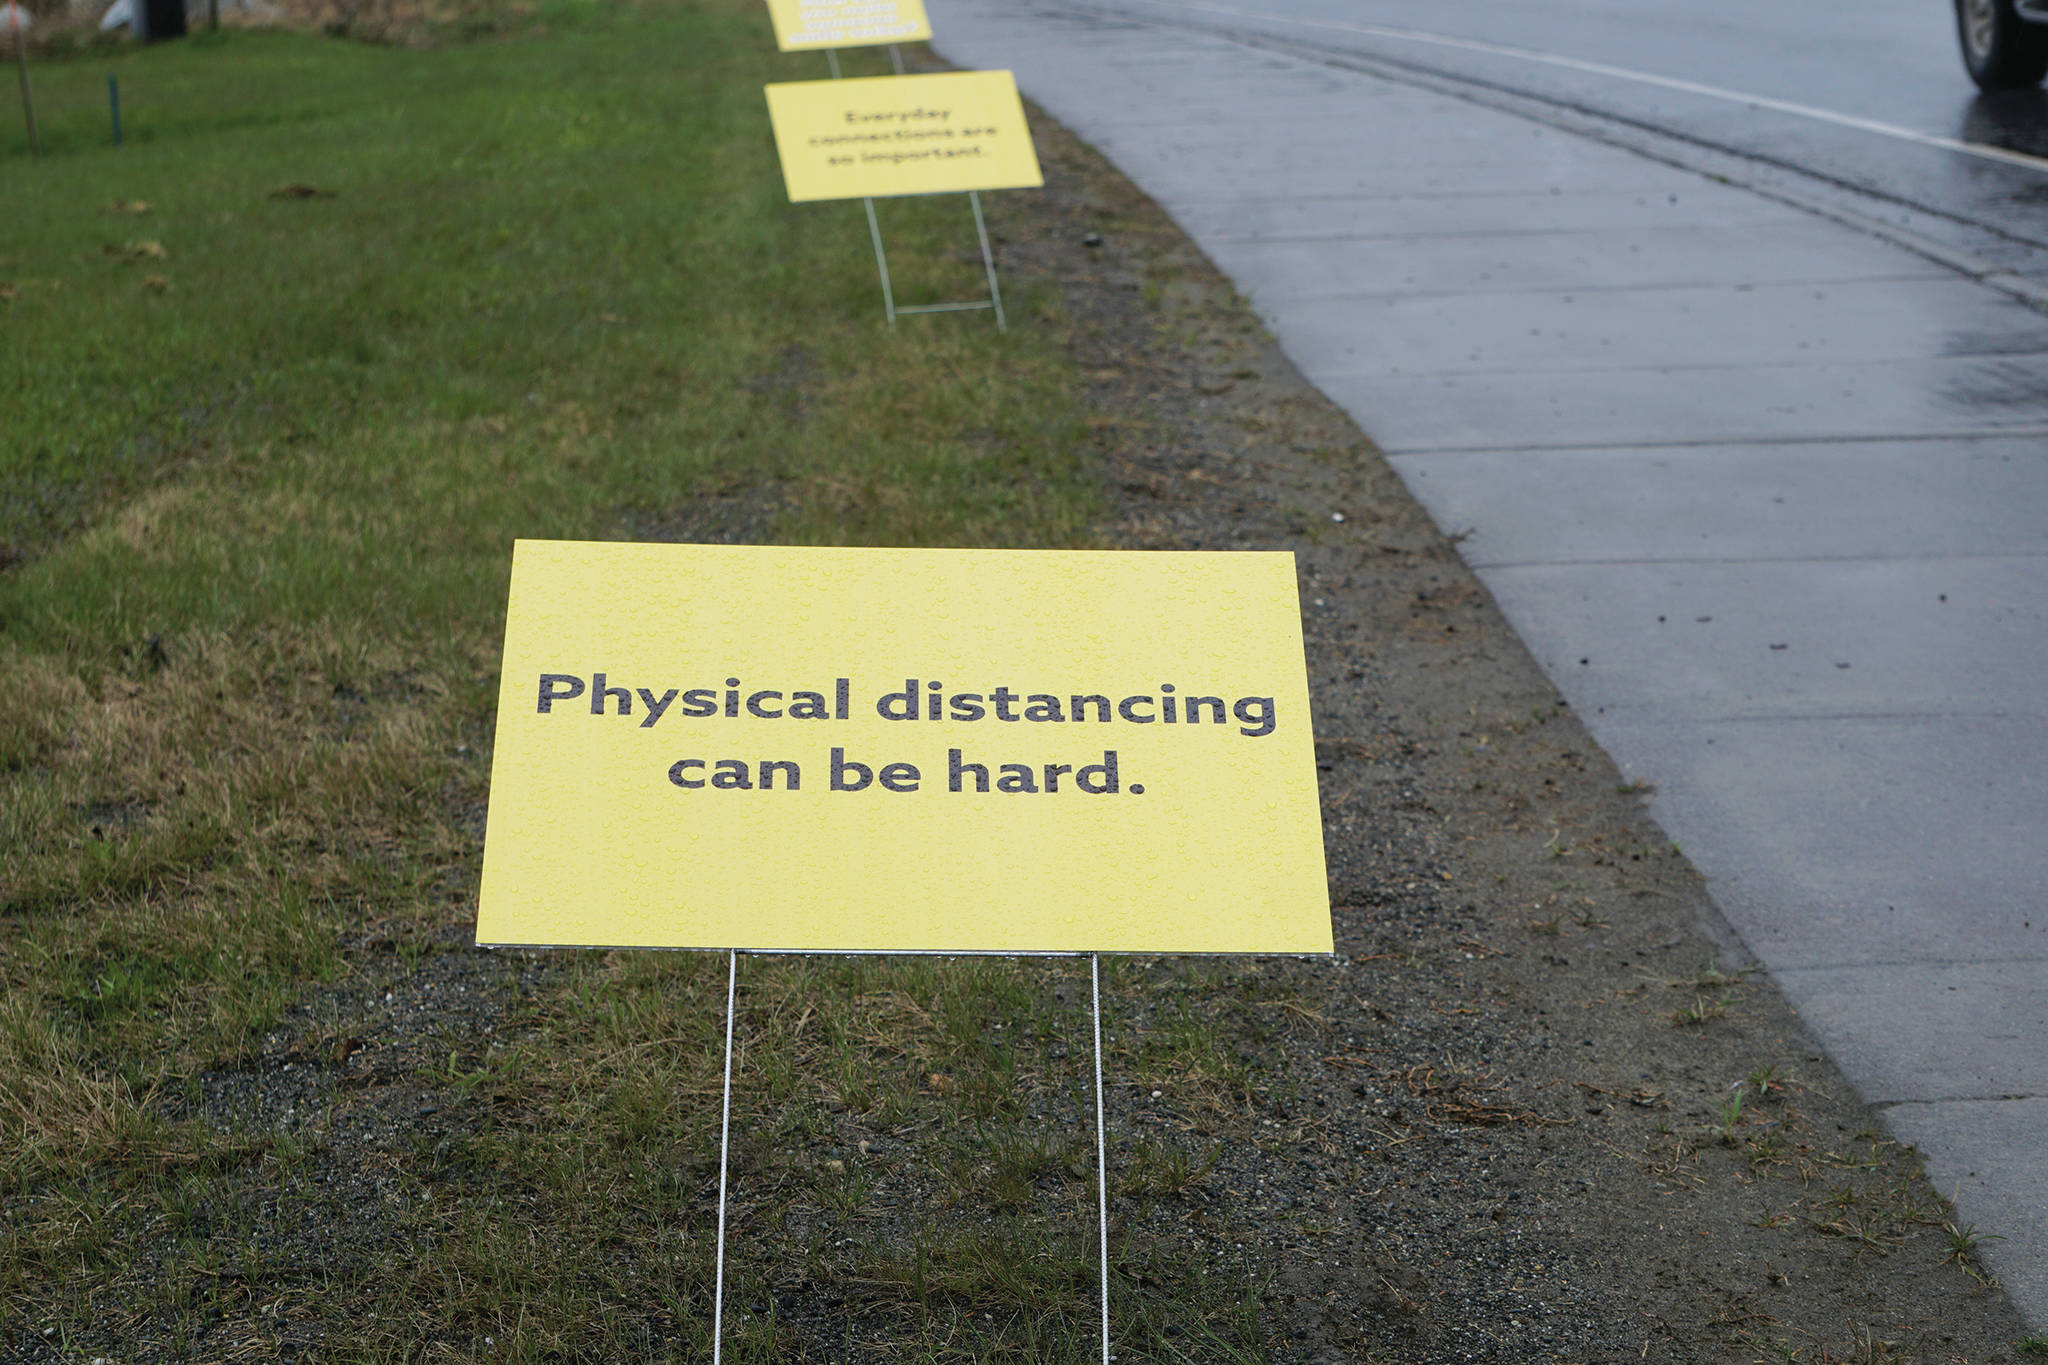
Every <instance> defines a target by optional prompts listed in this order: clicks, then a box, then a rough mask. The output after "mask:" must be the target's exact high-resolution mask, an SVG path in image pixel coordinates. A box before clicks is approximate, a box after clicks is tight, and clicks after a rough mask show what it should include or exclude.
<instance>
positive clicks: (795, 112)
mask: <svg viewBox="0 0 2048 1365" xmlns="http://www.w3.org/2000/svg"><path fill="white" fill-rule="evenodd" d="M767 92H768V120H769V122H770V123H772V124H773V125H774V127H775V150H776V153H777V155H778V156H780V157H781V159H782V179H783V183H784V184H785V185H786V186H788V188H789V197H790V200H791V201H792V202H794V203H804V202H807V201H810V200H816V199H860V198H863V197H874V198H883V197H887V196H890V195H902V194H940V193H944V192H947V191H965V190H1002V189H1029V188H1031V187H1033V186H1037V185H1042V184H1044V183H1045V178H1044V176H1043V175H1042V174H1041V173H1040V172H1039V169H1038V154H1037V153H1036V152H1035V151H1033V150H1032V147H1031V130H1030V128H1029V127H1028V126H1026V124H1025V122H1024V101H1023V100H1022V99H1021V98H1020V97H1019V96H1018V94H1017V81H1016V78H1015V77H1014V76H1012V75H1011V74H1010V73H1009V72H1007V71H949V72H944V73H942V74H939V75H934V76H871V77H866V78H863V79H860V80H849V81H789V82H784V83H782V84H778V85H771V86H768V87H767Z"/></svg>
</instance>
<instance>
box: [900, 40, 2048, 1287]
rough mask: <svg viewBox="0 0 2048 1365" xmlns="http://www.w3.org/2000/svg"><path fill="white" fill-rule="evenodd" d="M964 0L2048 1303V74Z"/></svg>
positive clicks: (1989, 1253) (1759, 50) (1867, 52)
mask: <svg viewBox="0 0 2048 1365" xmlns="http://www.w3.org/2000/svg"><path fill="white" fill-rule="evenodd" d="M929 7H930V9H931V12H932V17H933V23H934V27H935V30H936V33H937V37H936V40H935V45H936V46H937V47H938V49H939V50H940V51H941V52H943V53H945V54H946V55H947V56H949V57H951V58H952V59H953V60H955V61H957V62H960V63H961V64H963V65H971V66H980V67H1010V68H1012V69H1014V70H1015V71H1016V72H1017V74H1018V79H1019V83H1020V85H1021V86H1022V87H1023V89H1024V90H1025V92H1026V93H1027V94H1029V95H1031V96H1032V97H1033V98H1035V99H1036V100H1038V101H1039V102H1040V103H1041V104H1043V105H1044V106H1045V107H1046V108H1047V109H1048V110H1049V111H1050V112H1051V113H1052V114H1053V115H1054V116H1056V117H1058V118H1060V119H1061V120H1062V121H1064V122H1065V123H1067V124H1068V126H1070V127H1072V128H1074V129H1075V130H1076V131H1078V132H1079V133H1080V134H1081V135H1082V136H1084V137H1086V138H1088V139H1089V140H1091V141H1092V142H1094V143H1095V144H1096V145H1097V146H1098V147H1100V148H1101V149H1102V150H1103V151H1104V152H1105V153H1106V154H1108V155H1109V156H1110V157H1111V158H1112V159H1113V160H1115V161H1116V163H1117V164H1118V165H1119V166H1120V167H1121V168H1122V169H1123V170H1124V171H1125V172H1126V173H1127V174H1129V175H1130V176H1131V177H1132V179H1133V180H1134V181H1136V183H1138V184H1139V185H1140V186H1141V187H1142V188H1144V189H1145V190H1146V191H1147V192H1148V193H1150V194H1151V195H1152V196H1153V197H1154V198H1156V199H1158V200H1159V201H1160V202H1161V203H1162V204H1163V205H1164V206H1165V207H1166V208H1167V209H1168V210H1169V211H1170V212H1171V213H1173V215H1174V216H1175V217H1176V219H1177V220H1178V221H1179V222H1180V223H1181V224H1182V225H1183V227H1185V228H1186V229H1187V230H1188V231H1189V233H1190V234H1191V235H1192V236H1193V237H1194V238H1195V239H1196V241H1197V242H1199V243H1200V244H1201V246H1202V247H1203V248H1204V250H1206V251H1207V252H1208V253H1209V254H1210V256H1211V257H1212V258H1213V259H1215V260H1216V262H1217V263H1218V265H1219V266H1221V267H1222V268H1223V269H1224V270H1225V271H1226V272H1227V273H1229V274H1230V275H1231V277H1232V278H1233V279H1234V280H1236V281H1237V283H1238V284H1239V286H1240V287H1241V288H1242V289H1243V290H1244V291H1245V293H1246V294H1247V296H1248V297H1249V298H1250V299H1251V301H1252V303H1253V305H1254V307H1255V308H1256V309H1257V310H1258V311H1259V312H1260V314H1261V316H1262V317H1264V318H1265V320H1266V321H1267V323H1268V325H1269V326H1271V327H1272V329H1273V331H1274V333H1275V335H1276V336H1277V337H1278V338H1279V339H1280V341H1281V344H1282V345H1283V346H1284V347H1285V348H1286V349H1287V351H1288V353H1289V354H1290V356H1292V357H1293V359H1294V360H1295V362H1296V363H1297V364H1298V365H1299V366H1300V367H1301V369H1302V370H1303V371H1304V373H1306V374H1307V375H1308V376H1309V377H1310V378H1311V379H1312V380H1313V381H1314V382H1315V383H1317V385H1318V386H1319V387H1321V388H1322V389H1323V390H1324V392H1326V393H1327V394H1329V395H1330V396H1331V397H1332V398H1333V399H1335V400H1336V401H1337V402H1338V403H1340V404H1342V405H1343V406H1344V407H1345V408H1346V409H1347V410H1349V411H1350V412H1351V413H1352V415H1353V416H1354V417H1355V418H1356V419H1357V421H1358V422H1359V424H1360V425H1361V426H1362V427H1363V428H1364V429H1365V431H1366V432H1367V433H1368V434H1370V435H1371V436H1373V437H1374V439H1375V440H1376V441H1377V442H1378V443H1379V444H1380V446H1381V447H1382V448H1383V449H1385V450H1386V451H1387V452H1388V454H1389V456H1390V458H1391V459H1392V461H1393V463H1394V465H1395V467H1396V468H1397V469H1398V470H1399V471H1400V472H1401V474H1402V476H1403V477H1404V479H1406V480H1407V482H1408V484H1409V487H1410V488H1411V489H1413V490H1414V491H1415V492H1416V494H1417V495H1418V496H1419V497H1420V498H1421V500H1422V501H1423V503H1424V504H1425V505H1426V506H1427V507H1428V508H1429V510H1430V511H1431V513H1432V514H1433V515H1434V516H1435V517H1436V519H1437V521H1438V522H1439V524H1440V525H1442V526H1443V527H1445V528H1446V529H1447V530H1452V531H1456V532H1460V533H1463V537H1464V538H1463V540H1462V543H1461V549H1462V551H1463V553H1464V554H1465V555H1466V557H1467V559H1468V560H1469V561H1470V562H1471V563H1472V564H1473V565H1474V567H1475V568H1476V569H1477V570H1478V571H1479V573H1480V575H1481V577H1482V578H1483V579H1484V580H1485V581H1486V583H1487V585H1488V587H1489V588H1490V589H1491V590H1492V591H1493V593H1494V594H1495V596H1496V598H1497V599H1498V600H1499V602H1500V603H1501V606H1502V608H1503V609H1504V610H1505V612H1506V613H1507V615H1508V618H1509V620H1510V621H1511V622H1512V623H1513V624H1514V625H1515V627H1516V629H1517V630H1518V631H1519V632H1520V633H1521V634H1522V637H1523V639H1524V640H1525V641H1526V642H1527V643H1528V645H1529V647H1530V649H1531V650H1532V652H1533V653H1534V654H1535V655H1536V657H1537V659H1538V660H1539V661H1540V662H1541V663H1542V665H1543V666H1544V668H1545V669H1546V671H1547V672H1548V673H1549V674H1550V676H1551V678H1552V679H1553V681H1555V682H1556V684H1557V686H1558V687H1559V689H1560V690H1561V691H1562V692H1563V693H1564V694H1565V695H1566V696H1567V697H1568V698H1569V699H1570V700H1571V702H1572V704H1573V706H1574V707H1575V708H1576V709H1577V710H1578V711H1579V712H1580V714H1581V716H1582V717H1583V718H1584V719H1585V720H1586V722H1587V723H1588V725H1589V726H1590V727H1591V729H1592V730H1593V733H1594V734H1595V736H1596V737H1597V738H1598V739H1599V740H1600V742H1601V743H1602V744H1603V745H1604V746H1605V747H1606V748H1607V749H1608V751H1609V753H1610V754H1612V755H1613V756H1614V758H1615V760H1616V761H1617V763H1619V764H1620V766H1621V767H1622V769H1623V771H1624V772H1625V773H1627V774H1628V775H1629V776H1630V777H1631V778H1632V779H1636V780H1641V781H1645V782H1649V783H1654V784H1655V785H1656V787H1657V790H1658V797H1657V800H1656V804H1655V806H1654V807H1653V809H1654V812H1655V813H1656V815H1657V818H1658V819H1659V820H1660V821H1661V822H1662V823H1663V824H1664V826H1665V828H1666V829H1667V830H1669V831H1670V832H1671V834H1672V835H1673V837H1674V838H1675V839H1677V840H1678V841H1679V842H1680V843H1681V844H1682V845H1683V847H1684V848H1685V850H1686V852H1687V853H1688V855H1690V856H1691V858H1692V860H1693V861H1694V863H1695V864H1696V865H1697V866H1699V867H1700V869H1701V870H1702V871H1703V872H1704V873H1705V874H1706V875H1707V876H1708V877H1709V879H1710V886H1711V888H1712V890H1713V892H1714V896H1715V900H1716V902H1717V904H1718V905H1719V906H1720V908H1721V910H1722V911H1723V913H1724V914H1725V916H1726V918H1727V920H1728V923H1729V925H1730V926H1732V928H1733V929H1734V930H1735V932H1736V933H1737V934H1739V936H1740V938H1741V940H1742V944H1743V946H1744V947H1745V948H1746V949H1747V950H1748V951H1749V952H1751V953H1754V954H1755V955H1756V957H1757V958H1759V959H1760V960H1761V961H1762V962H1763V963H1764V964H1765V965H1766V966H1767V967H1768V968H1769V970H1770V971H1771V973H1772V974H1773V976H1774V977H1775V978H1776V980H1777V981H1778V983H1779V984H1780V986H1781V987H1782V988H1783V989H1784V990H1785V992H1786V994H1787V996H1788V997H1789V998H1790V999H1791V1000H1792V1002H1793V1004H1794V1005H1795V1007H1797V1008H1798V1009H1799V1011H1800V1012H1801V1015H1802V1016H1803V1017H1804V1019H1805V1020H1806V1021H1807V1023H1808V1025H1809V1026H1810V1027H1811V1028H1812V1030H1813V1031H1814V1033H1815V1035H1816V1036H1817V1038H1818V1039H1819V1040H1820V1041H1821V1042H1822V1044H1823V1045H1824V1046H1825V1047H1826V1048H1827V1049H1828V1051H1829V1053H1830V1055H1831V1056H1832V1057H1833V1058H1834V1060H1835V1061H1836V1062H1837V1063H1838V1064H1839V1065H1840V1066H1841V1067H1842V1069H1843V1070H1844V1072H1845V1073H1846V1074H1847V1075H1848V1076H1849V1077H1850V1078H1851V1079H1852V1080H1853V1081H1854V1082H1855V1083H1856V1084H1857V1085H1858V1086H1859V1088H1860V1089H1861V1090H1862V1092H1863V1094H1864V1096H1865V1097H1866V1099H1868V1100H1869V1101H1870V1102H1871V1103H1872V1104H1874V1105H1876V1106H1877V1107H1878V1108H1879V1110H1880V1111H1881V1112H1882V1113H1883V1115H1884V1117H1885V1119H1886V1121H1887V1122H1888V1123H1889V1124H1890V1125H1891V1126H1892V1128H1893V1129H1894V1131H1896V1132H1897V1133H1898V1134H1899V1135H1900V1136H1901V1137H1903V1138H1905V1139H1906V1140H1908V1141H1911V1142H1914V1143H1916V1144H1917V1145H1919V1146H1920V1147H1921V1149H1922V1150H1923V1151H1924V1152H1925V1153H1926V1154H1927V1157H1928V1166H1929V1173H1930V1175H1931V1176H1932V1177H1933V1178H1934V1180H1935V1182H1936V1184H1937V1185H1938V1186H1939V1187H1940V1188H1941V1189H1942V1190H1943V1191H1944V1192H1953V1193H1954V1194H1955V1196H1956V1199H1957V1204H1958V1209H1959V1213H1960V1216H1961V1217H1962V1218H1963V1219H1964V1220H1965V1221H1968V1222H1974V1223H1976V1224H1977V1225H1978V1226H1979V1227H1980V1228H1981V1229H1983V1230H1985V1231H1987V1232H1991V1233H1995V1234H1997V1236H1998V1237H2000V1238H2002V1239H2003V1240H2001V1241H1996V1242H1990V1243H1988V1244H1987V1249H1986V1257H1987V1260H1988V1261H1989V1262H1990V1264H1991V1265H1992V1267H1993V1268H1994V1270H1996V1271H1997V1272H1998V1273H1999V1274H2000V1275H2001V1276H2002V1277H2003V1278H2004V1280H2005V1281H2006V1283H2007V1285H2008V1286H2009V1288H2010V1289H2011V1291H2012V1293H2013V1296H2014V1299H2015V1302H2016V1303H2018V1305H2019V1306H2020V1309H2021V1311H2022V1313H2023V1314H2025V1315H2026V1316H2027V1317H2028V1318H2029V1319H2030V1321H2032V1322H2033V1323H2034V1324H2035V1325H2036V1326H2040V1327H2048V892H2044V890H2043V888H2044V886H2048V685H2044V682H2043V680H2044V678H2048V312H2044V309H2043V304H2044V302H2048V247H2044V246H2043V243H2044V242H2048V161H2043V162H2041V163H2040V164H2036V163H2035V161H2034V160H2032V159H2030V154H2029V153H2028V151H2027V149H2034V150H2036V151H2039V150H2042V149H2043V148H2044V146H2048V106H2044V104H2043V99H2042V96H2041V95H2040V93H2039V92H2028V93H2026V94H2024V95H2020V96H2016V97H2014V98H2011V99H2002V100H1998V101H1995V102H1994V101H1987V100H1984V99H1982V98H1980V97H1978V96H1977V95H1976V93H1975V90H1974V87H1972V86H1971V85H1970V84H1969V82H1968V81H1967V79H1966V78H1965V77H1964V75H1963V74H1962V71H1961V67H1960V64H1959V62H1958V59H1957V57H1956V52H1955V38H1954V34H1953V30H1952V18H1951V17H1950V11H1949V10H1948V9H1947V7H1946V6H1945V5H1944V4H1942V3H1940V0H1912V3H1908V2H1907V0H1860V2H1857V3H1852V2H1851V0H1805V3H1802V4H1800V5H1796V6H1789V5H1783V4H1767V3H1764V2H1763V0H1729V2H1728V3H1721V4H1716V5H1712V6H1685V5H1679V4H1674V3H1666V2H1664V0H1658V2H1657V3H1654V4H1653V3H1649V0H1513V2H1512V3H1511V2H1510V0H1465V2H1464V3H1461V4H1459V5H1456V6H1444V5H1423V4H1421V3H1417V2H1416V0H1410V2H1409V3H1397V2H1396V0H1172V2H1171V3H1162V2H1161V0H930V4H929ZM1969 144H1982V145H1981V146H1978V145H1969ZM1987 147H1988V148H1990V149H1991V150H1990V151H1989V152H1988V153H1987V152H1986V151H1985V150H1984V148H1987ZM2016 149H2017V150H2018V151H2019V152H2020V155H2018V156H2017V157H2015V156H2013V155H2010V153H2012V152H2013V151H2015V150H2016Z"/></svg>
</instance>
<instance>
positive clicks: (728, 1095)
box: [711, 948, 740, 1365]
mask: <svg viewBox="0 0 2048 1365" xmlns="http://www.w3.org/2000/svg"><path fill="white" fill-rule="evenodd" d="M739 980H740V951H739V949H737V948H734V949H732V950H731V951H730V954H729V956H728V957H727V960H726V969H725V1103H724V1106H723V1107H722V1108H721V1110H720V1111H719V1115H718V1270H717V1276H716V1279H715V1281H714V1283H715V1285H716V1287H715V1288H714V1289H713V1290H712V1295H711V1365H719V1362H720V1361H721V1360H722V1359H724V1347H725V1170H726V1159H727V1158H728V1157H729V1156H730V1155H731V1153H732V1016H733V1002H734V1000H735V999H736V998H737V997H738V993H739Z"/></svg>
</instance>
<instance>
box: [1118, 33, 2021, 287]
mask: <svg viewBox="0 0 2048 1365" xmlns="http://www.w3.org/2000/svg"><path fill="white" fill-rule="evenodd" d="M1106 3H1108V4H1110V5H1112V6H1114V7H1115V8H1118V9H1120V10H1123V11H1125V12H1128V13H1132V14H1147V15H1152V16H1170V17H1171V18H1172V19H1173V20H1174V21H1175V22H1177V23H1180V24H1184V25H1201V26H1205V27H1209V28H1212V29H1214V30H1216V31H1219V32H1231V33H1243V34H1262V35H1266V36H1269V37H1272V38H1275V39H1278V40H1281V41H1286V42H1293V43H1300V44H1303V45H1305V46H1310V47H1313V48H1316V49H1319V50H1321V51H1324V52H1329V53H1358V54H1361V55H1364V56H1369V57H1372V58H1374V59H1377V60H1382V61H1392V62H1397V63H1400V64H1401V65H1403V66H1406V67H1411V68H1414V69H1416V70H1420V71H1437V72H1443V73H1446V74H1449V75H1454V76H1456V77H1457V78H1459V79H1460V80H1467V81H1477V82H1484V83H1486V84H1488V85H1492V86H1496V87H1499V88H1502V89H1507V90H1512V91H1516V92H1519V93H1522V94H1526V95H1531V96H1535V97H1537V98H1540V99H1543V100H1546V101H1554V102H1556V103H1558V104H1559V105H1562V106H1566V107H1571V108H1580V109H1585V110H1589V111H1594V112H1598V113H1600V114H1603V115H1607V116H1610V117H1613V118H1616V119H1622V120H1627V121H1630V122H1634V123H1640V124H1643V125H1646V126H1649V127H1653V128H1656V129H1660V130H1663V131H1665V132H1668V133H1674V134H1678V135H1681V136H1683V137H1686V138H1689V139H1697V140H1698V141H1699V142H1700V143H1702V144H1705V145H1708V146H1712V147H1718V148H1722V149H1726V150H1729V151H1732V152H1737V153H1740V154H1742V155H1744V156H1747V157H1754V158H1759V159H1762V160H1764V161H1766V162H1769V163H1772V164H1779V165H1784V166H1787V167H1793V168H1797V169H1799V170H1800V171H1802V172H1805V173H1809V174H1812V175H1814V176H1817V177H1821V178H1824V179H1825V180H1828V181H1838V182H1840V183H1841V184H1843V185H1845V186H1849V187H1853V188H1854V189H1856V190H1857V191H1859V192H1861V193H1865V194H1871V195H1876V196H1879V197H1880V200H1881V202H1892V203H1896V204H1899V205H1901V206H1909V207H1911V208H1912V209H1915V210H1919V211H1922V212H1925V213H1929V214H1932V215H1935V216H1937V217H1939V218H1954V219H1956V220H1959V223H1958V226H1959V227H1961V226H1962V225H1969V226H1970V227H1974V228H1977V229H1981V232H1980V233H1979V234H1978V235H1977V239H1978V240H1979V242H1997V241H1998V240H1999V239H2000V238H2009V239H2010V240H2011V244H2012V246H2013V248H2014V250H2013V251H2012V254H2011V256H2010V258H2009V259H2010V261H2011V262H2012V263H2014V264H2020V263H2022V262H2024V263H2025V264H2026V266H2027V268H2029V269H2030V270H2031V271H2032V272H2033V273H2036V274H2041V275H2048V259H2043V258H2042V257H2040V256H2037V255H2036V254H2035V253H2036V252H2038V251H2040V250H2041V249H2043V248H2048V175H2044V174H2043V172H2048V90H2041V89H2035V90H2026V91H2010V92H2003V93H2000V94H1998V95H1995V96H1987V95H1983V94H1980V93H1979V92H1978V90H1977V88H1976V87H1975V86H1974V85H1972V84H1971V83H1970V82H1969V80H1968V78H1967V77H1966V76H1965V75H1964V74H1963V69H1962V63H1961V61H1960V60H1959V58H1958V56H1957V51H1956V35H1955V19H1954V11H1953V9H1952V8H1951V7H1950V5H1949V4H1948V3H1947V0H1867V2H1864V3H1859V2H1858V0H1802V3H1800V4H1797V5H1788V4H1785V3H1783V0H1723V2H1722V3H1715V4H1710V5H1698V4H1682V3H1674V0H1657V2H1656V3H1643V2H1642V0H1540V3H1525V0H1461V3H1459V4H1456V5H1435V4H1419V3H1415V0H1106ZM1873 125H1874V127H1873ZM1880 130H1882V131H1880ZM1920 139H1930V140H1933V141H1934V142H1939V143H1949V142H1958V143H1963V144H1966V145H1969V146H1973V147H1980V148H1984V149H1989V150H1991V151H1994V152H1996V151H2004V152H2011V153H2017V154H2019V155H2020V156H2022V157H2033V158H2039V159H2040V160H2041V161H2042V162H2043V163H2044V164H2040V165H2026V164H2020V165H2014V164H2011V163H2008V162H2003V161H2000V160H1997V159H1994V158H1993V157H1989V156H1984V155H1971V154H1967V153H1965V154H1960V155H1959V154H1958V153H1957V152H1956V151H1955V150H1953V149H1952V148H1950V147H1947V146H1941V145H1933V143H1931V142H1929V141H1922V140H1920ZM1965 235H1966V234H1964V233H1962V232H1958V233H1957V234H1956V236H1957V237H1958V239H1961V238H1962V237H1964V236H1965Z"/></svg>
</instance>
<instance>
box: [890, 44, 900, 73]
mask: <svg viewBox="0 0 2048 1365" xmlns="http://www.w3.org/2000/svg"><path fill="white" fill-rule="evenodd" d="M889 62H890V64H891V65H893V66H894V67H895V68H896V74H897V75H899V76H900V75H902V74H903V49H902V48H900V47H898V46H896V44H894V43H891V44H889Z"/></svg>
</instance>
